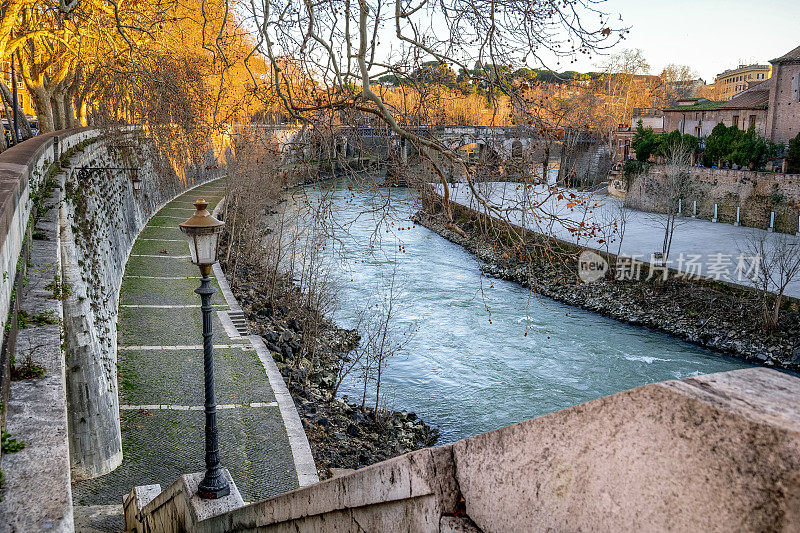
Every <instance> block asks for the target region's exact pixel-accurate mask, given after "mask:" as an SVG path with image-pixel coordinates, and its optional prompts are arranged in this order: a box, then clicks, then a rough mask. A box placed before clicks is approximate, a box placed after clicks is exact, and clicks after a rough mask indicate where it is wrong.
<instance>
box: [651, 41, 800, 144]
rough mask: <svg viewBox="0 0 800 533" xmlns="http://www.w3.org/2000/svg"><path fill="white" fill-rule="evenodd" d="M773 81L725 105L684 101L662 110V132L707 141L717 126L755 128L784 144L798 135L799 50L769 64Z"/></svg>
mask: <svg viewBox="0 0 800 533" xmlns="http://www.w3.org/2000/svg"><path fill="white" fill-rule="evenodd" d="M770 63H771V64H772V77H771V78H769V79H767V80H765V81H761V82H756V83H749V84H748V86H747V88H746V89H745V90H744V91H743V92H740V93H738V94H737V95H736V96H734V97H733V98H732V99H730V100H728V101H713V100H707V99H705V98H686V99H683V100H679V101H678V103H677V104H676V105H674V106H672V107H670V108H668V109H665V110H664V131H668V132H669V131H674V130H679V131H680V132H681V133H690V134H692V135H696V136H697V137H707V136H708V135H710V134H711V130H712V129H714V126H716V125H717V124H718V123H720V122H722V123H723V124H725V125H726V126H737V127H739V128H741V129H748V128H749V127H751V126H752V127H754V128H755V130H756V132H758V133H759V134H760V135H762V136H763V137H767V138H769V139H771V140H772V141H774V142H780V143H786V142H788V140H789V139H791V138H793V137H794V136H796V135H797V134H798V133H800V46H798V47H797V48H795V49H794V50H792V51H791V52H789V53H787V54H785V55H783V56H781V57H779V58H777V59H773V60H772V61H770Z"/></svg>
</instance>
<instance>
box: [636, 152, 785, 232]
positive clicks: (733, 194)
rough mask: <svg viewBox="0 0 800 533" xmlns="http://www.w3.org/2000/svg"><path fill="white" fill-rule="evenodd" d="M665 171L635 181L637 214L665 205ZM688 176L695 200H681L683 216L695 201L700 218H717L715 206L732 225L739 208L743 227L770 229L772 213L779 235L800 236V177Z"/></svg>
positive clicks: (707, 171) (710, 172)
mask: <svg viewBox="0 0 800 533" xmlns="http://www.w3.org/2000/svg"><path fill="white" fill-rule="evenodd" d="M666 169H667V166H666V165H652V166H650V167H649V169H648V170H647V171H645V172H643V173H642V174H641V175H639V176H636V177H634V178H632V182H631V185H630V187H629V190H628V193H627V196H626V203H627V204H628V205H630V206H631V207H634V208H643V209H652V210H658V209H657V206H658V205H659V204H660V203H662V202H663V201H664V190H663V186H662V185H663V182H664V172H665V170H666ZM689 171H690V176H691V186H690V188H691V194H690V195H689V196H690V197H689V198H685V199H684V200H683V205H682V210H683V214H684V215H686V216H691V215H692V208H693V203H692V202H693V201H694V200H696V201H697V216H698V218H703V219H711V218H713V216H714V204H715V203H716V204H717V206H718V219H719V222H723V223H728V224H733V223H734V222H735V221H736V207H737V206H739V207H741V210H740V212H741V224H742V225H743V226H750V227H754V228H762V229H766V228H768V227H769V222H770V213H771V212H772V211H774V212H775V228H776V231H780V232H784V233H795V232H797V231H800V230H799V229H798V215H800V174H779V173H774V172H753V171H749V170H725V169H713V168H700V167H692V168H691V169H690V170H689Z"/></svg>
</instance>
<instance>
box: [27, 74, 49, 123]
mask: <svg viewBox="0 0 800 533" xmlns="http://www.w3.org/2000/svg"><path fill="white" fill-rule="evenodd" d="M28 92H29V93H30V95H31V101H32V102H33V107H34V109H36V116H37V117H38V119H39V133H50V132H51V131H55V127H54V124H53V108H52V106H51V105H50V95H49V94H47V91H46V90H45V89H44V87H37V86H30V85H29V86H28Z"/></svg>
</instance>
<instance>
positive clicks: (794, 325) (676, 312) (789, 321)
mask: <svg viewBox="0 0 800 533" xmlns="http://www.w3.org/2000/svg"><path fill="white" fill-rule="evenodd" d="M459 217H460V220H458V223H459V228H460V229H462V230H464V231H465V233H466V236H462V235H459V234H458V233H456V232H454V231H452V230H451V229H448V228H446V227H445V224H444V217H443V216H442V215H438V214H434V215H431V214H429V213H427V212H424V211H420V212H418V213H417V214H416V215H415V217H414V222H415V223H416V224H420V225H422V226H425V227H427V228H429V229H431V230H432V231H434V232H436V233H438V234H439V235H441V236H442V237H444V238H446V239H447V240H449V241H451V242H454V243H456V244H459V245H461V246H463V247H464V248H466V249H467V250H469V251H471V252H472V253H474V254H476V255H477V256H478V257H479V258H480V259H481V260H482V261H483V262H484V272H485V273H486V274H487V275H490V276H494V277H498V278H502V279H505V280H510V281H514V282H517V283H520V284H521V285H523V286H525V287H529V288H532V287H535V290H536V292H537V293H539V294H542V295H544V296H547V297H549V298H552V299H554V300H557V301H560V302H563V303H566V304H569V305H573V306H575V307H580V308H583V309H587V310H590V311H593V312H596V313H599V314H602V315H605V316H609V317H611V318H614V319H616V320H620V321H622V322H627V323H629V324H636V325H641V326H645V327H649V328H653V329H657V330H659V331H663V332H666V333H669V334H672V335H675V336H676V337H679V338H681V339H684V340H687V341H689V342H692V343H695V344H698V345H700V346H704V347H707V348H710V349H713V350H716V351H720V352H723V353H726V354H729V355H732V356H734V357H738V358H741V359H744V360H747V361H750V362H753V363H756V364H763V365H765V366H774V367H779V368H785V369H790V370H794V371H800V313H798V309H797V308H796V307H793V308H792V309H787V310H785V311H784V312H783V313H782V317H781V323H780V328H779V331H778V332H777V333H773V334H766V333H765V332H764V331H763V329H762V328H761V327H760V316H761V309H760V307H759V304H758V302H757V301H756V300H755V298H753V299H748V298H746V297H742V296H737V295H734V294H730V293H728V292H723V291H720V290H716V289H714V288H712V287H707V286H703V285H699V284H695V283H692V282H690V281H687V280H684V279H678V278H670V279H668V280H666V281H620V280H600V281H596V282H593V283H588V284H587V283H580V284H578V283H576V280H577V279H578V277H577V268H576V264H577V261H574V262H573V263H572V264H570V263H558V264H556V263H555V262H553V261H547V260H540V262H538V263H537V262H536V261H537V260H536V259H534V260H533V262H532V263H526V262H523V261H520V260H517V259H514V258H510V257H508V256H507V254H505V255H506V256H505V257H504V256H503V255H504V254H500V253H498V252H497V251H496V250H495V249H494V248H493V247H492V246H491V245H490V243H489V242H487V241H486V240H485V239H484V238H482V237H481V236H480V233H479V232H478V231H476V230H475V229H474V226H473V224H471V223H470V218H469V216H468V215H466V214H464V213H463V212H461V211H459ZM576 259H577V257H576Z"/></svg>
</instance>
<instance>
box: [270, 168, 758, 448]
mask: <svg viewBox="0 0 800 533" xmlns="http://www.w3.org/2000/svg"><path fill="white" fill-rule="evenodd" d="M320 195H321V193H320V191H319V189H317V188H313V189H312V188H311V187H308V188H306V189H304V190H301V191H295V192H294V193H292V195H291V196H290V197H289V201H288V202H287V203H286V204H285V205H286V208H287V210H289V211H292V210H295V209H301V208H299V207H298V206H299V205H303V204H305V205H306V206H307V205H309V201H310V205H316V204H315V202H316V201H318V199H319V198H320ZM325 196H327V197H329V201H330V202H332V204H331V209H330V210H329V211H328V212H327V214H329V215H331V216H332V217H333V218H329V219H328V221H329V222H332V224H331V223H329V224H328V226H335V227H336V228H337V229H336V231H335V233H334V235H335V237H336V239H335V241H334V240H331V241H329V245H328V246H327V247H326V249H325V252H324V253H325V259H326V264H327V269H326V270H327V271H328V272H329V273H330V274H331V276H332V278H333V280H332V284H333V285H334V286H335V288H336V291H337V293H338V294H337V301H338V308H337V309H336V311H335V312H334V315H333V318H334V319H335V321H336V322H337V323H338V324H340V325H341V326H344V327H353V326H354V325H355V324H356V322H357V320H358V318H357V317H359V316H360V313H361V311H362V310H363V309H365V308H366V307H368V306H370V305H372V306H375V305H376V304H380V303H381V302H382V301H383V302H385V301H386V295H387V294H388V290H389V288H390V287H391V286H392V279H394V286H395V289H394V292H395V295H396V299H395V301H394V305H395V308H394V311H395V313H396V315H395V316H396V322H395V323H394V329H395V331H396V333H397V334H398V335H399V333H400V332H403V333H406V337H403V339H404V340H403V342H406V344H405V346H404V351H403V353H401V354H400V355H397V356H394V357H392V358H391V359H389V360H388V361H387V366H386V370H385V371H384V374H383V380H382V386H381V387H382V388H381V390H382V397H383V401H385V403H386V405H388V406H390V407H392V408H394V409H398V410H407V411H413V412H415V413H417V414H418V415H419V416H420V417H421V418H422V419H424V420H425V421H426V422H427V423H429V424H432V425H435V426H437V427H439V429H440V432H441V439H440V444H442V443H447V442H452V441H455V440H459V439H462V438H465V437H469V436H471V435H475V434H478V433H483V432H486V431H489V430H492V429H496V428H499V427H503V426H507V425H509V424H513V423H515V422H520V421H522V420H527V419H530V418H534V417H537V416H540V415H543V414H546V413H551V412H553V411H556V410H559V409H563V408H565V407H569V406H571V405H575V404H579V403H582V402H586V401H588V400H592V399H594V398H598V397H601V396H606V395H609V394H613V393H616V392H619V391H623V390H626V389H630V388H633V387H636V386H639V385H644V384H646V383H652V382H657V381H663V380H669V379H680V378H684V377H688V376H694V375H699V374H708V373H712V372H721V371H726V370H733V369H737V368H744V367H746V366H748V365H747V364H746V363H743V362H741V361H738V360H736V359H734V358H731V357H727V356H724V355H720V354H716V353H713V352H710V351H708V350H705V349H703V348H700V347H698V346H695V345H692V344H689V343H686V342H683V341H681V340H678V339H676V338H673V337H670V336H668V335H664V334H661V333H658V332H655V331H651V330H648V329H644V328H639V327H635V326H630V325H627V324H623V323H620V322H617V321H615V320H612V319H609V318H606V317H603V316H599V315H596V314H594V313H591V312H588V311H584V310H581V309H577V308H574V307H570V306H567V305H564V304H561V303H558V302H555V301H553V300H550V299H547V298H542V297H538V296H537V295H535V294H532V293H531V292H530V291H529V290H527V289H526V288H524V287H522V286H520V285H518V284H516V283H513V282H508V281H503V280H499V279H494V278H487V277H485V276H482V275H481V269H480V262H479V261H478V260H477V258H476V257H475V256H474V255H472V254H471V253H469V252H467V251H465V250H464V249H463V248H461V247H460V246H458V245H455V244H453V243H450V242H449V241H447V240H446V239H444V238H442V237H440V236H438V235H436V234H435V233H433V232H432V231H430V230H428V229H426V228H423V227H419V226H414V225H413V224H412V223H411V221H410V217H411V215H412V214H413V213H414V212H415V211H416V209H417V202H416V201H415V199H414V197H413V195H412V193H411V192H410V191H409V190H407V189H403V188H394V189H385V188H384V189H379V190H378V191H377V192H375V191H373V192H364V191H360V190H355V189H354V190H350V189H349V188H348V187H347V186H346V185H345V184H343V183H337V184H336V185H335V186H334V190H333V191H332V192H331V191H328V192H327V193H325ZM386 205H391V206H392V209H391V213H390V214H389V215H388V216H385V217H383V218H382V214H384V213H385V209H383V207H384V206H386ZM326 211H327V210H326ZM300 218H302V217H300ZM376 227H377V228H379V229H378V231H376ZM377 236H380V238H379V239H376V237H377ZM361 387H362V386H361V382H360V380H359V378H358V377H357V376H351V377H349V378H348V379H347V380H346V381H345V382H344V383H343V385H342V388H341V391H340V392H341V394H344V395H347V396H349V397H350V399H356V398H359V399H360V397H361V390H362V388H361ZM371 387H374V385H372V386H371ZM370 396H371V397H372V398H374V391H373V392H372V393H371V394H368V397H370Z"/></svg>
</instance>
